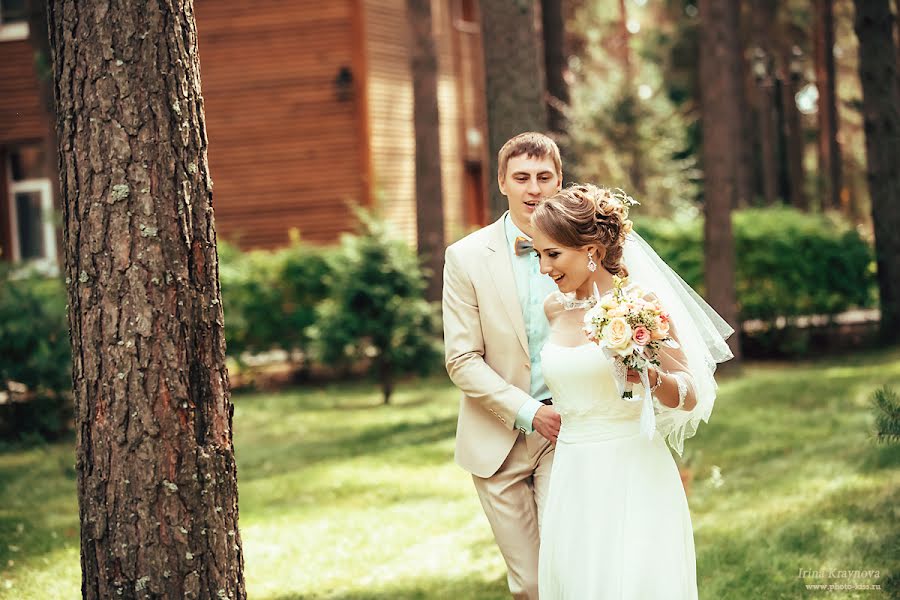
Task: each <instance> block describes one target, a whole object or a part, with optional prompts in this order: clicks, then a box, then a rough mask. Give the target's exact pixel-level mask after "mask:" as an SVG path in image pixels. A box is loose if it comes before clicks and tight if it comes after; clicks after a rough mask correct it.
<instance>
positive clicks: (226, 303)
mask: <svg viewBox="0 0 900 600" xmlns="http://www.w3.org/2000/svg"><path fill="white" fill-rule="evenodd" d="M293 238H294V239H293V240H292V243H291V245H290V246H288V247H287V248H283V249H280V250H276V251H267V250H253V251H250V252H244V253H242V252H240V251H239V250H237V249H236V248H235V247H234V246H231V245H229V244H227V243H222V242H220V243H219V244H218V247H219V280H220V282H221V286H222V303H223V309H224V314H225V334H226V338H227V342H228V353H229V355H231V356H233V357H234V358H236V359H238V360H240V356H241V354H242V353H244V352H266V351H269V350H273V349H281V350H285V351H287V352H288V354H289V355H290V356H291V357H292V358H298V357H299V358H300V359H301V361H302V362H301V365H302V367H303V369H304V370H306V369H308V367H309V364H310V360H309V357H310V344H311V337H310V332H311V326H312V325H313V323H314V322H315V318H316V312H315V307H316V305H317V304H318V303H319V302H321V301H322V299H323V298H324V297H325V295H326V293H327V288H326V285H325V282H324V281H325V275H326V273H327V271H328V268H329V267H328V264H327V263H326V261H325V256H324V254H325V250H323V249H320V248H316V247H313V246H309V245H306V244H302V243H300V240H299V238H298V236H296V235H295V236H293Z"/></svg>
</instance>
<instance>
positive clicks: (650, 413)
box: [603, 348, 656, 440]
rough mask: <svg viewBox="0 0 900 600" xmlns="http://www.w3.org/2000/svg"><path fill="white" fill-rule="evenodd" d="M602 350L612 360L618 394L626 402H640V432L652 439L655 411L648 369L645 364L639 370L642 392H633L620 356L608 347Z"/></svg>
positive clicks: (654, 427)
mask: <svg viewBox="0 0 900 600" xmlns="http://www.w3.org/2000/svg"><path fill="white" fill-rule="evenodd" d="M603 351H604V352H605V353H606V355H607V357H609V358H610V359H611V360H612V361H613V365H614V368H613V371H614V372H615V377H614V379H615V382H616V387H617V388H618V390H619V396H621V397H622V399H623V400H625V401H626V402H641V403H642V406H641V434H642V435H646V436H647V439H649V440H652V439H653V434H654V433H656V412H655V411H654V410H653V393H652V392H651V391H650V374H649V369H647V367H646V366H645V367H644V368H643V369H641V370H640V371H639V372H640V374H641V387H643V390H641V391H642V392H643V393H642V394H640V395H638V394H635V393H634V392H635V390H634V385H633V384H632V383H630V382H629V381H627V378H628V367H626V366H625V364H624V363H623V362H622V359H621V357H620V356H619V355H618V354H616V353H614V352H612V351H611V350H610V349H609V348H604V349H603ZM625 392H631V393H632V395H631V397H627V396H625Z"/></svg>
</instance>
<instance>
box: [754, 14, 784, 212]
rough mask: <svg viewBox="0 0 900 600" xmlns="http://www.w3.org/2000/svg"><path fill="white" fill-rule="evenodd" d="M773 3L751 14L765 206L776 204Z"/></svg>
mask: <svg viewBox="0 0 900 600" xmlns="http://www.w3.org/2000/svg"><path fill="white" fill-rule="evenodd" d="M776 10H777V9H776V4H775V0H760V2H759V3H758V4H757V5H756V6H755V7H754V10H751V11H750V14H751V18H752V26H753V38H754V44H755V46H756V48H757V49H758V51H759V52H761V55H760V56H758V57H757V58H756V60H757V62H758V68H759V69H760V72H757V73H755V74H754V76H755V77H756V81H757V106H756V110H757V119H758V123H759V146H760V157H759V159H760V174H761V175H762V191H763V198H764V199H765V203H766V204H767V205H768V206H772V205H773V204H775V203H776V202H777V201H778V155H779V144H778V112H777V110H776V107H777V106H778V99H777V94H776V89H777V86H776V83H775V56H776V48H777V45H776V44H775V42H774V40H773V39H772V32H773V31H774V28H775V20H776Z"/></svg>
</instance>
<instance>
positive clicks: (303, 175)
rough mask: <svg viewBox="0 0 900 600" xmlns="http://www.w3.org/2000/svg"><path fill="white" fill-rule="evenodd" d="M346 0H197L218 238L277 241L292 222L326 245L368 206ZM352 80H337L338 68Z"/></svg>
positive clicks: (246, 243)
mask: <svg viewBox="0 0 900 600" xmlns="http://www.w3.org/2000/svg"><path fill="white" fill-rule="evenodd" d="M354 3H355V2H354V1H353V0H331V1H329V2H324V3H323V2H317V1H315V0H297V1H295V2H289V3H285V2H277V1H275V0H260V1H258V2H253V3H250V2H222V1H214V0H197V2H196V3H195V13H196V20H197V30H198V37H199V47H200V62H201V76H202V85H203V96H204V99H205V106H206V125H207V133H208V136H209V144H210V150H209V160H210V168H211V174H212V178H213V182H214V192H213V201H214V204H215V216H216V225H217V230H218V232H219V236H220V237H221V238H224V239H227V240H231V241H236V242H238V243H239V244H240V245H241V246H242V247H245V248H250V247H276V246H282V245H284V244H286V243H287V242H288V239H289V234H288V232H289V230H290V229H291V228H298V229H299V230H300V233H301V236H302V238H303V239H306V240H309V241H314V242H332V241H334V240H335V239H336V238H337V237H338V234H339V233H340V232H341V231H346V230H348V229H350V228H352V226H353V222H352V217H351V213H350V211H349V210H348V208H347V206H346V203H347V202H348V201H349V202H365V199H366V195H367V188H366V176H367V172H366V171H367V169H366V166H367V165H365V164H364V163H365V159H364V154H365V153H364V151H363V150H361V145H362V144H364V143H365V139H364V133H363V132H365V126H364V125H365V124H364V123H362V122H361V118H363V117H364V113H363V112H361V109H360V103H361V102H364V98H361V97H360V95H359V93H358V90H360V89H362V85H361V82H359V79H360V77H361V74H360V73H358V72H357V69H358V68H359V67H358V64H357V63H355V62H354V48H355V47H357V46H358V43H357V41H355V39H354V20H353V19H354V14H353V10H352V9H353V4H354ZM342 70H344V73H345V74H347V73H351V74H352V76H353V77H354V78H356V80H357V81H358V82H359V83H360V84H359V85H354V84H353V83H352V82H351V83H350V84H349V85H344V86H341V85H340V84H338V83H336V81H337V80H338V78H339V75H340V73H341V71H342Z"/></svg>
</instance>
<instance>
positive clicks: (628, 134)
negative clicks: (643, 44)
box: [615, 0, 646, 196]
mask: <svg viewBox="0 0 900 600" xmlns="http://www.w3.org/2000/svg"><path fill="white" fill-rule="evenodd" d="M617 29H618V32H617V36H616V38H617V39H616V42H615V44H616V47H617V49H618V57H619V66H620V68H621V69H622V73H623V79H624V81H623V83H622V90H621V102H620V104H619V108H620V114H619V115H618V116H619V117H620V119H621V123H622V128H623V130H624V131H625V135H624V136H623V137H622V140H621V142H622V143H621V146H620V147H621V150H622V151H624V152H625V154H626V155H627V156H628V158H629V161H630V162H629V167H628V175H629V180H630V181H631V185H633V186H634V192H635V193H636V194H638V195H639V196H643V195H644V192H645V191H646V188H645V186H644V165H643V162H644V161H643V156H642V155H641V151H640V148H639V147H638V138H639V135H638V121H639V120H640V119H641V117H642V115H641V114H640V106H639V102H638V97H637V93H636V90H635V86H634V58H633V56H632V53H631V32H630V31H629V30H628V7H627V6H626V5H625V0H619V20H618V27H617Z"/></svg>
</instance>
